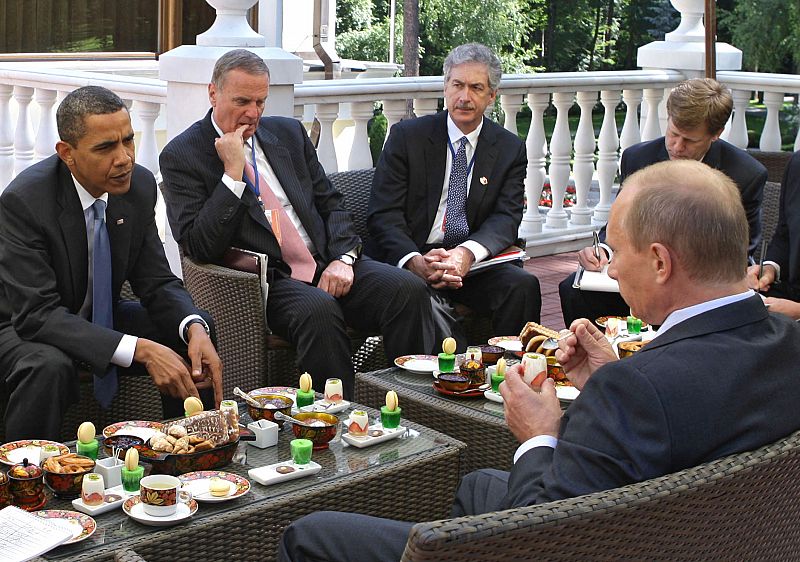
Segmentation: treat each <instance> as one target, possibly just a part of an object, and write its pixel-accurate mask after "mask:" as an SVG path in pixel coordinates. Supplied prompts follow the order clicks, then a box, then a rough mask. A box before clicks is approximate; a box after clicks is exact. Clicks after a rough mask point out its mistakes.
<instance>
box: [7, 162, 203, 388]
mask: <svg viewBox="0 0 800 562" xmlns="http://www.w3.org/2000/svg"><path fill="white" fill-rule="evenodd" d="M155 203H156V184H155V180H154V179H153V174H151V173H150V172H149V171H147V170H146V169H145V168H142V167H141V166H138V165H137V166H135V167H134V171H133V177H132V179H131V188H130V191H128V193H126V194H125V195H122V196H113V195H110V196H109V198H108V207H107V209H106V224H107V225H108V235H109V239H110V242H111V259H112V283H113V285H112V290H113V294H114V295H115V302H116V301H117V300H119V292H120V288H121V287H122V284H123V282H124V281H125V280H126V279H127V280H129V281H130V283H131V287H132V288H133V291H134V292H135V293H136V295H137V296H138V297H139V299H140V300H141V303H142V305H143V306H144V307H145V308H146V309H147V311H148V313H149V314H150V317H151V319H152V320H153V322H154V323H155V324H156V325H157V326H159V327H160V328H162V329H163V330H174V331H175V332H176V333H177V330H178V327H179V325H180V322H181V321H182V320H183V319H184V318H185V317H186V316H188V315H190V314H197V313H198V311H197V309H196V308H195V307H194V304H193V303H192V299H191V297H190V296H189V294H188V293H187V292H186V290H185V289H184V288H183V284H182V283H181V281H180V280H179V279H178V278H177V277H175V276H174V275H173V274H172V271H170V269H169V265H168V263H167V259H166V256H165V255H164V248H163V244H162V243H161V240H160V238H159V237H158V231H157V229H156V225H155V212H154V207H155ZM88 270H89V265H88V248H87V240H86V223H85V221H84V214H83V210H82V209H81V204H80V199H79V198H78V194H77V192H76V191H75V184H74V183H73V181H72V176H71V175H70V172H69V169H68V168H67V167H66V165H64V163H63V162H62V161H61V160H60V159H59V158H58V156H56V155H54V156H51V157H49V158H47V159H46V160H43V161H42V162H39V163H38V164H34V165H33V166H31V167H29V168H28V169H26V170H25V171H23V172H22V173H21V174H20V175H18V176H17V177H16V179H14V181H12V182H11V184H9V186H8V188H7V189H6V190H5V191H4V192H3V194H2V197H0V281H2V283H1V285H2V287H1V288H0V331H1V330H6V329H14V330H16V332H17V334H18V335H19V337H20V338H21V339H23V340H27V341H35V342H40V343H46V344H49V345H53V346H55V347H57V348H59V349H61V350H62V351H63V352H64V353H66V354H67V355H68V356H69V357H71V358H73V359H74V360H76V361H82V362H86V363H88V364H90V365H91V367H92V370H93V371H94V372H99V373H102V372H104V371H105V369H106V367H107V366H108V364H109V361H110V360H111V356H112V355H113V353H114V351H115V349H116V348H117V345H118V344H119V341H120V339H122V335H123V334H121V333H120V332H117V331H115V330H111V329H107V328H103V327H100V326H97V325H95V324H92V323H91V321H89V320H85V319H83V318H81V317H80V316H78V311H79V310H80V308H81V305H82V304H83V301H84V298H85V296H86V290H87V277H88Z"/></svg>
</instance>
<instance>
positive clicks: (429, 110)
mask: <svg viewBox="0 0 800 562" xmlns="http://www.w3.org/2000/svg"><path fill="white" fill-rule="evenodd" d="M438 111H439V100H438V99H436V98H434V99H430V98H428V99H425V98H421V99H415V100H414V115H416V116H417V117H422V116H424V115H433V114H434V113H436V112H438Z"/></svg>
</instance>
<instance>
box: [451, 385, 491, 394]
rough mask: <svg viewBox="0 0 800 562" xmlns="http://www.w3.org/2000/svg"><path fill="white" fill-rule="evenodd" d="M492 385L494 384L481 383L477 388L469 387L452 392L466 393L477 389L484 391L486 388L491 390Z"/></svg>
mask: <svg viewBox="0 0 800 562" xmlns="http://www.w3.org/2000/svg"><path fill="white" fill-rule="evenodd" d="M491 387H492V385H491V384H489V383H488V382H487V383H484V384H482V385H480V386H479V387H477V388H468V389H467V390H453V391H452V392H453V394H466V393H467V392H475V391H476V390H477V391H481V392H483V391H485V390H489V389H490V388H491Z"/></svg>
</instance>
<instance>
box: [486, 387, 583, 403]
mask: <svg viewBox="0 0 800 562" xmlns="http://www.w3.org/2000/svg"><path fill="white" fill-rule="evenodd" d="M580 393H581V391H580V390H578V389H577V388H575V387H574V386H564V385H561V386H556V396H557V397H558V399H559V400H561V401H562V402H572V401H573V400H575V399H576V398H577V397H578V395H579V394H580ZM483 396H484V397H485V398H486V399H487V400H491V401H492V402H499V403H500V404H502V403H503V396H502V395H501V394H500V393H499V392H495V391H494V390H492V389H491V388H490V389H489V390H487V391H486V392H484V393H483Z"/></svg>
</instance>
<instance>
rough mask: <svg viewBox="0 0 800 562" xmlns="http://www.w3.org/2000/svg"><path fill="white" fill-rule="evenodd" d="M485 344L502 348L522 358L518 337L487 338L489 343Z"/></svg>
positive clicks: (520, 343)
mask: <svg viewBox="0 0 800 562" xmlns="http://www.w3.org/2000/svg"><path fill="white" fill-rule="evenodd" d="M486 343H488V344H489V345H496V346H498V347H502V348H503V349H505V350H506V351H508V352H510V353H513V354H514V355H516V356H517V357H522V351H523V350H522V342H521V341H520V340H519V336H495V337H493V338H489V341H488V342H486Z"/></svg>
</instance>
